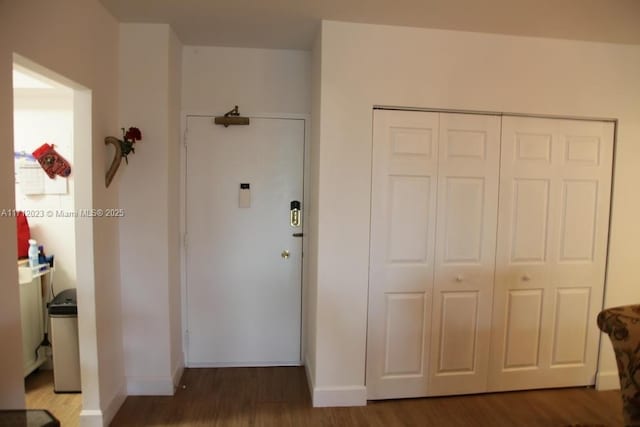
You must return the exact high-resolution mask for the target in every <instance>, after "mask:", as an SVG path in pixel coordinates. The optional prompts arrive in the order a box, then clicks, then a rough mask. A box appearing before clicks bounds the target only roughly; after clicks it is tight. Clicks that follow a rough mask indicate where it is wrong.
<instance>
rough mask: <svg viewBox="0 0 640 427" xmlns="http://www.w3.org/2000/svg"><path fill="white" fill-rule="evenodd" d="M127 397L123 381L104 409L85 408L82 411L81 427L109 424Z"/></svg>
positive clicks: (100, 426)
mask: <svg viewBox="0 0 640 427" xmlns="http://www.w3.org/2000/svg"><path fill="white" fill-rule="evenodd" d="M126 398H127V393H126V386H125V384H124V383H123V384H122V385H121V386H120V387H118V391H117V392H116V394H115V395H114V396H113V397H112V398H111V401H110V402H109V403H108V404H107V405H106V407H105V409H104V410H99V409H83V410H82V411H80V426H81V427H103V426H108V425H109V424H110V423H111V421H112V420H113V418H114V417H115V416H116V414H117V413H118V410H119V409H120V407H121V406H122V404H123V403H124V401H125V399H126Z"/></svg>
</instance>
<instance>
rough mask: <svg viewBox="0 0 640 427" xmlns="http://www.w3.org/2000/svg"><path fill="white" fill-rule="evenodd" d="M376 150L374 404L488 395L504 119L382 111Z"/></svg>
mask: <svg viewBox="0 0 640 427" xmlns="http://www.w3.org/2000/svg"><path fill="white" fill-rule="evenodd" d="M373 139H374V141H373V144H374V148H373V176H372V180H373V182H372V187H373V189H372V190H373V191H372V212H371V214H372V216H371V221H372V223H371V268H370V273H371V274H370V289H369V295H370V297H369V325H368V340H367V379H366V381H367V397H368V398H369V399H383V398H393V397H396V398H397V397H417V396H426V395H430V394H451V393H470V392H479V391H484V390H485V389H486V383H487V366H488V353H487V351H486V349H487V348H488V346H489V340H490V326H491V301H492V288H493V269H494V263H495V258H494V257H495V236H496V218H497V212H496V209H497V196H498V163H499V146H500V117H499V116H484V115H468V114H441V113H427V112H406V111H381V110H376V111H375V112H374V137H373ZM434 280H435V281H434Z"/></svg>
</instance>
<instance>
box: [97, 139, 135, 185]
mask: <svg viewBox="0 0 640 427" xmlns="http://www.w3.org/2000/svg"><path fill="white" fill-rule="evenodd" d="M141 139H142V132H140V129H138V128H134V127H130V128H129V130H126V131H125V129H124V128H122V139H118V138H116V137H113V136H108V137H106V138H105V139H104V143H105V144H106V145H108V144H112V145H113V146H114V147H115V149H116V152H115V155H114V156H113V160H112V161H111V166H110V167H109V170H108V171H107V175H106V176H105V184H106V185H107V187H108V186H109V184H111V181H112V180H113V177H114V176H115V174H116V172H117V171H118V168H119V167H120V163H121V162H122V158H123V157H124V160H125V162H126V163H127V164H129V158H128V157H127V156H128V155H129V154H130V153H134V154H135V152H136V150H135V143H136V141H140V140H141Z"/></svg>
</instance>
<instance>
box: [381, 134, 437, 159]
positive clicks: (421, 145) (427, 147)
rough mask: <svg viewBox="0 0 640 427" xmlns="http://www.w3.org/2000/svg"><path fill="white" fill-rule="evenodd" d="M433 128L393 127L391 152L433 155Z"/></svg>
mask: <svg viewBox="0 0 640 427" xmlns="http://www.w3.org/2000/svg"><path fill="white" fill-rule="evenodd" d="M432 139H433V129H418V128H397V127H394V128H391V153H392V154H413V155H419V156H426V157H431V156H432V144H433V142H432Z"/></svg>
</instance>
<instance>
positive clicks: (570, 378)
mask: <svg viewBox="0 0 640 427" xmlns="http://www.w3.org/2000/svg"><path fill="white" fill-rule="evenodd" d="M612 153H613V124H612V123H603V122H587V121H575V120H556V119H539V118H527V117H507V116H505V117H504V118H503V121H502V156H501V172H500V173H501V177H500V208H499V224H500V226H499V229H498V230H499V231H498V244H497V255H496V258H497V259H496V284H495V289H494V310H493V328H494V329H493V337H492V349H491V362H490V376H489V378H490V380H489V390H491V391H498V390H517V389H530V388H542V387H561V386H578V385H587V384H593V383H594V381H595V372H596V364H597V356H598V339H599V336H600V333H599V331H598V328H597V325H596V315H597V313H598V311H599V310H600V309H601V308H602V296H603V287H604V275H605V264H606V253H607V232H608V224H609V198H610V188H611V165H612Z"/></svg>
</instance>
